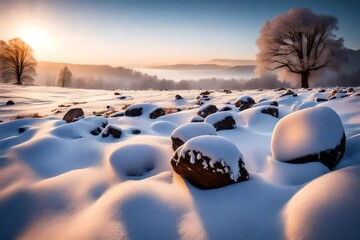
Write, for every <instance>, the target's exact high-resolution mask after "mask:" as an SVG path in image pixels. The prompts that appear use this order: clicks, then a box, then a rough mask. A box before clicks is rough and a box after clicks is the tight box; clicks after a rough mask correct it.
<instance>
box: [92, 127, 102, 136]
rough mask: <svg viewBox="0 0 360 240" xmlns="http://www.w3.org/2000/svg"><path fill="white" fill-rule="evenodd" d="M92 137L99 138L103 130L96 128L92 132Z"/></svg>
mask: <svg viewBox="0 0 360 240" xmlns="http://www.w3.org/2000/svg"><path fill="white" fill-rule="evenodd" d="M90 133H91V134H92V135H94V136H97V135H99V134H100V133H101V129H100V128H99V127H97V128H95V129H94V130H92V131H91V132H90Z"/></svg>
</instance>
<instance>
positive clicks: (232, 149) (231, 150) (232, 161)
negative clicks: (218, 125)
mask: <svg viewBox="0 0 360 240" xmlns="http://www.w3.org/2000/svg"><path fill="white" fill-rule="evenodd" d="M193 151H196V152H200V153H201V154H202V155H203V156H206V157H208V158H210V162H209V164H210V167H212V168H214V164H215V163H217V162H218V163H221V165H222V166H228V167H229V168H230V178H231V179H232V180H234V181H236V180H237V179H238V178H239V177H240V172H239V171H240V168H239V159H241V160H243V155H242V154H241V152H240V151H239V149H238V148H237V147H236V145H235V144H234V143H232V142H231V141H230V140H228V139H226V138H224V137H221V136H199V137H194V138H192V139H190V140H189V141H187V142H186V143H185V144H184V146H183V147H182V148H181V150H180V152H179V154H180V155H181V156H182V157H185V155H186V153H188V152H190V153H192V154H193ZM195 161H200V160H199V159H198V158H197V156H192V157H191V159H190V162H191V163H192V164H194V163H195Z"/></svg>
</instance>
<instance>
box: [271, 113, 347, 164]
mask: <svg viewBox="0 0 360 240" xmlns="http://www.w3.org/2000/svg"><path fill="white" fill-rule="evenodd" d="M345 141H346V137H345V132H344V127H343V125H342V122H341V120H340V117H339V116H338V115H337V113H336V112H335V111H334V110H332V109H331V108H328V107H313V108H307V109H304V110H299V111H297V112H294V113H292V114H290V115H287V116H286V117H284V118H282V119H281V120H280V121H279V122H278V123H277V125H276V126H275V129H274V132H273V136H272V141H271V149H272V154H273V157H274V159H277V160H279V161H283V162H289V163H306V162H321V163H323V164H324V165H326V166H327V167H328V168H329V169H333V168H334V167H335V166H336V165H337V163H338V162H339V161H340V159H341V158H342V156H343V154H344V152H345Z"/></svg>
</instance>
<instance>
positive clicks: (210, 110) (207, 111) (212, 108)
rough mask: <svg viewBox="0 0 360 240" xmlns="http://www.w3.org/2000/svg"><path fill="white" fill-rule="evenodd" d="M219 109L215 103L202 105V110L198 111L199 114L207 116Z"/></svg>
mask: <svg viewBox="0 0 360 240" xmlns="http://www.w3.org/2000/svg"><path fill="white" fill-rule="evenodd" d="M217 110H218V108H217V107H216V106H215V105H212V104H209V105H207V106H204V107H202V108H201V109H200V111H198V112H197V115H199V116H200V117H203V118H206V117H207V116H209V115H210V114H212V113H215V112H217Z"/></svg>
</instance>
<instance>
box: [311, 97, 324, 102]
mask: <svg viewBox="0 0 360 240" xmlns="http://www.w3.org/2000/svg"><path fill="white" fill-rule="evenodd" d="M326 101H327V99H326V98H319V97H316V98H315V99H314V102H326Z"/></svg>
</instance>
